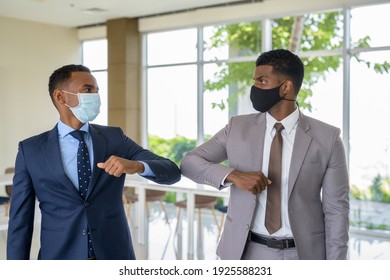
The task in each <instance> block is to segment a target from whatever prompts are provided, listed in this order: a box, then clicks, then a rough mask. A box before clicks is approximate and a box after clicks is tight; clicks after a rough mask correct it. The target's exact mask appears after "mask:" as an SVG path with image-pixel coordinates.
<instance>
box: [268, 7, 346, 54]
mask: <svg viewBox="0 0 390 280" xmlns="http://www.w3.org/2000/svg"><path fill="white" fill-rule="evenodd" d="M342 30H343V26H342V14H341V13H340V12H331V13H312V14H305V15H303V16H301V17H300V16H297V17H294V16H287V17H284V18H279V19H275V20H273V21H272V48H273V49H280V48H282V49H290V50H299V51H314V50H331V49H339V48H341V47H342Z"/></svg>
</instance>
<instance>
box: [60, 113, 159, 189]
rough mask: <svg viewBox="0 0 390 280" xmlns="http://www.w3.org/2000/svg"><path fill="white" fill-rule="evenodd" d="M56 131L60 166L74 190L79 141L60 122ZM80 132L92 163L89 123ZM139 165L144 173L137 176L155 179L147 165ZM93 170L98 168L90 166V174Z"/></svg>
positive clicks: (70, 129) (76, 182)
mask: <svg viewBox="0 0 390 280" xmlns="http://www.w3.org/2000/svg"><path fill="white" fill-rule="evenodd" d="M57 129H58V140H59V145H60V152H61V159H62V165H63V167H64V170H65V174H66V175H67V176H68V177H69V179H70V180H71V181H72V183H73V185H74V186H75V187H76V189H79V181H78V177H77V174H78V173H77V149H78V147H79V141H78V140H77V139H75V138H74V137H73V136H72V135H70V134H69V133H70V132H72V131H73V130H74V129H73V128H71V127H70V126H68V125H66V124H64V123H63V122H62V121H61V120H60V121H58V125H57ZM80 130H83V131H85V132H87V133H85V134H84V140H85V143H86V144H87V147H88V151H89V159H90V162H92V163H93V162H94V161H93V160H94V155H93V153H92V152H91V151H93V143H92V138H91V135H90V134H89V123H85V124H84V125H83V126H82V127H81V128H80ZM141 163H142V164H143V165H144V167H145V171H144V172H143V173H140V174H139V175H141V176H148V177H155V175H154V173H153V171H152V170H151V169H150V167H149V165H148V164H146V163H145V162H142V161H141ZM94 168H98V167H97V166H94V164H92V166H91V171H92V172H93V169H94Z"/></svg>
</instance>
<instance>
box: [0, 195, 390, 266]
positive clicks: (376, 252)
mask: <svg viewBox="0 0 390 280" xmlns="http://www.w3.org/2000/svg"><path fill="white" fill-rule="evenodd" d="M166 206H167V210H168V215H169V223H166V221H165V219H164V214H163V212H162V210H161V208H160V205H159V204H158V203H150V216H149V226H148V233H149V234H148V237H147V239H146V242H145V245H140V244H138V242H137V230H136V227H133V226H130V229H131V232H132V237H133V244H134V248H135V251H136V255H137V258H138V259H140V260H141V259H149V260H161V259H163V260H175V259H188V256H187V238H186V236H187V224H186V217H185V211H184V215H182V218H183V219H182V230H181V234H180V231H179V234H175V228H176V222H177V221H176V209H175V206H174V205H173V204H166ZM132 211H133V217H136V215H135V212H134V211H135V207H133V210H132ZM197 216H198V215H197V214H196V215H195V219H197ZM218 219H219V220H220V219H221V213H218ZM6 221H7V219H6V218H5V216H4V209H3V207H0V229H1V225H2V224H3V225H4V224H5V223H6ZM135 222H136V221H135ZM195 223H196V224H195V242H196V244H195V246H194V250H195V252H194V257H193V258H194V259H208V260H214V259H216V255H215V251H216V247H217V238H218V227H217V225H216V224H215V221H214V218H213V216H212V215H211V212H210V211H208V210H202V225H203V226H202V234H201V235H200V236H201V238H200V239H199V238H198V237H199V234H198V228H197V221H195ZM6 236H7V234H6V231H4V230H3V231H0V260H1V259H3V260H4V259H5V242H6ZM38 240H39V238H38V235H35V236H34V242H33V243H34V244H33V248H32V256H36V255H37V251H38ZM202 240H203V242H202ZM349 249H350V250H349V258H350V259H354V260H357V259H359V260H369V259H378V260H379V259H380V260H390V238H389V237H378V236H367V235H360V234H357V233H356V232H352V231H351V234H350V246H349Z"/></svg>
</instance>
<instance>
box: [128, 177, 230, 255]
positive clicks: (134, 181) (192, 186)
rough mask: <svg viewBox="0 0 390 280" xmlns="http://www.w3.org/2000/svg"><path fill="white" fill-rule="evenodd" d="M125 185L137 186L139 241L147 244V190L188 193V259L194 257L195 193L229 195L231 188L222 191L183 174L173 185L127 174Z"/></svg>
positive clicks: (225, 196) (218, 195)
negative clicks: (196, 181) (194, 180)
mask: <svg viewBox="0 0 390 280" xmlns="http://www.w3.org/2000/svg"><path fill="white" fill-rule="evenodd" d="M125 187H135V188H136V189H137V193H138V199H139V203H138V205H137V206H138V209H137V216H138V221H139V227H138V243H139V244H145V233H146V231H145V227H146V224H145V221H147V220H146V219H145V191H146V189H151V190H164V191H172V192H181V193H186V194H187V218H188V237H187V242H188V245H187V248H188V249H187V254H188V259H193V258H194V213H195V195H197V194H198V195H208V196H217V197H224V198H228V197H229V194H230V193H229V188H226V189H223V190H221V191H219V190H217V189H215V188H213V187H211V186H208V185H203V184H197V183H195V182H193V181H191V180H189V179H188V178H186V177H184V176H182V179H181V180H180V181H179V182H177V183H175V184H173V185H159V184H156V183H154V182H152V181H150V180H147V179H145V178H142V177H141V176H139V175H126V180H125Z"/></svg>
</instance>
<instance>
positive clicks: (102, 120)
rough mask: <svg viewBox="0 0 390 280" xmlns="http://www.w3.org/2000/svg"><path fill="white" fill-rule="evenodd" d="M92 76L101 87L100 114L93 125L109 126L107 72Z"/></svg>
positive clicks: (94, 73) (93, 73)
mask: <svg viewBox="0 0 390 280" xmlns="http://www.w3.org/2000/svg"><path fill="white" fill-rule="evenodd" d="M92 75H93V76H94V77H95V79H96V80H97V83H98V86H99V95H100V101H101V103H102V104H101V106H100V113H99V115H98V116H97V117H96V119H95V120H94V121H93V122H92V123H96V124H100V125H107V123H108V119H107V112H108V103H107V92H108V89H107V71H101V72H92Z"/></svg>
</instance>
